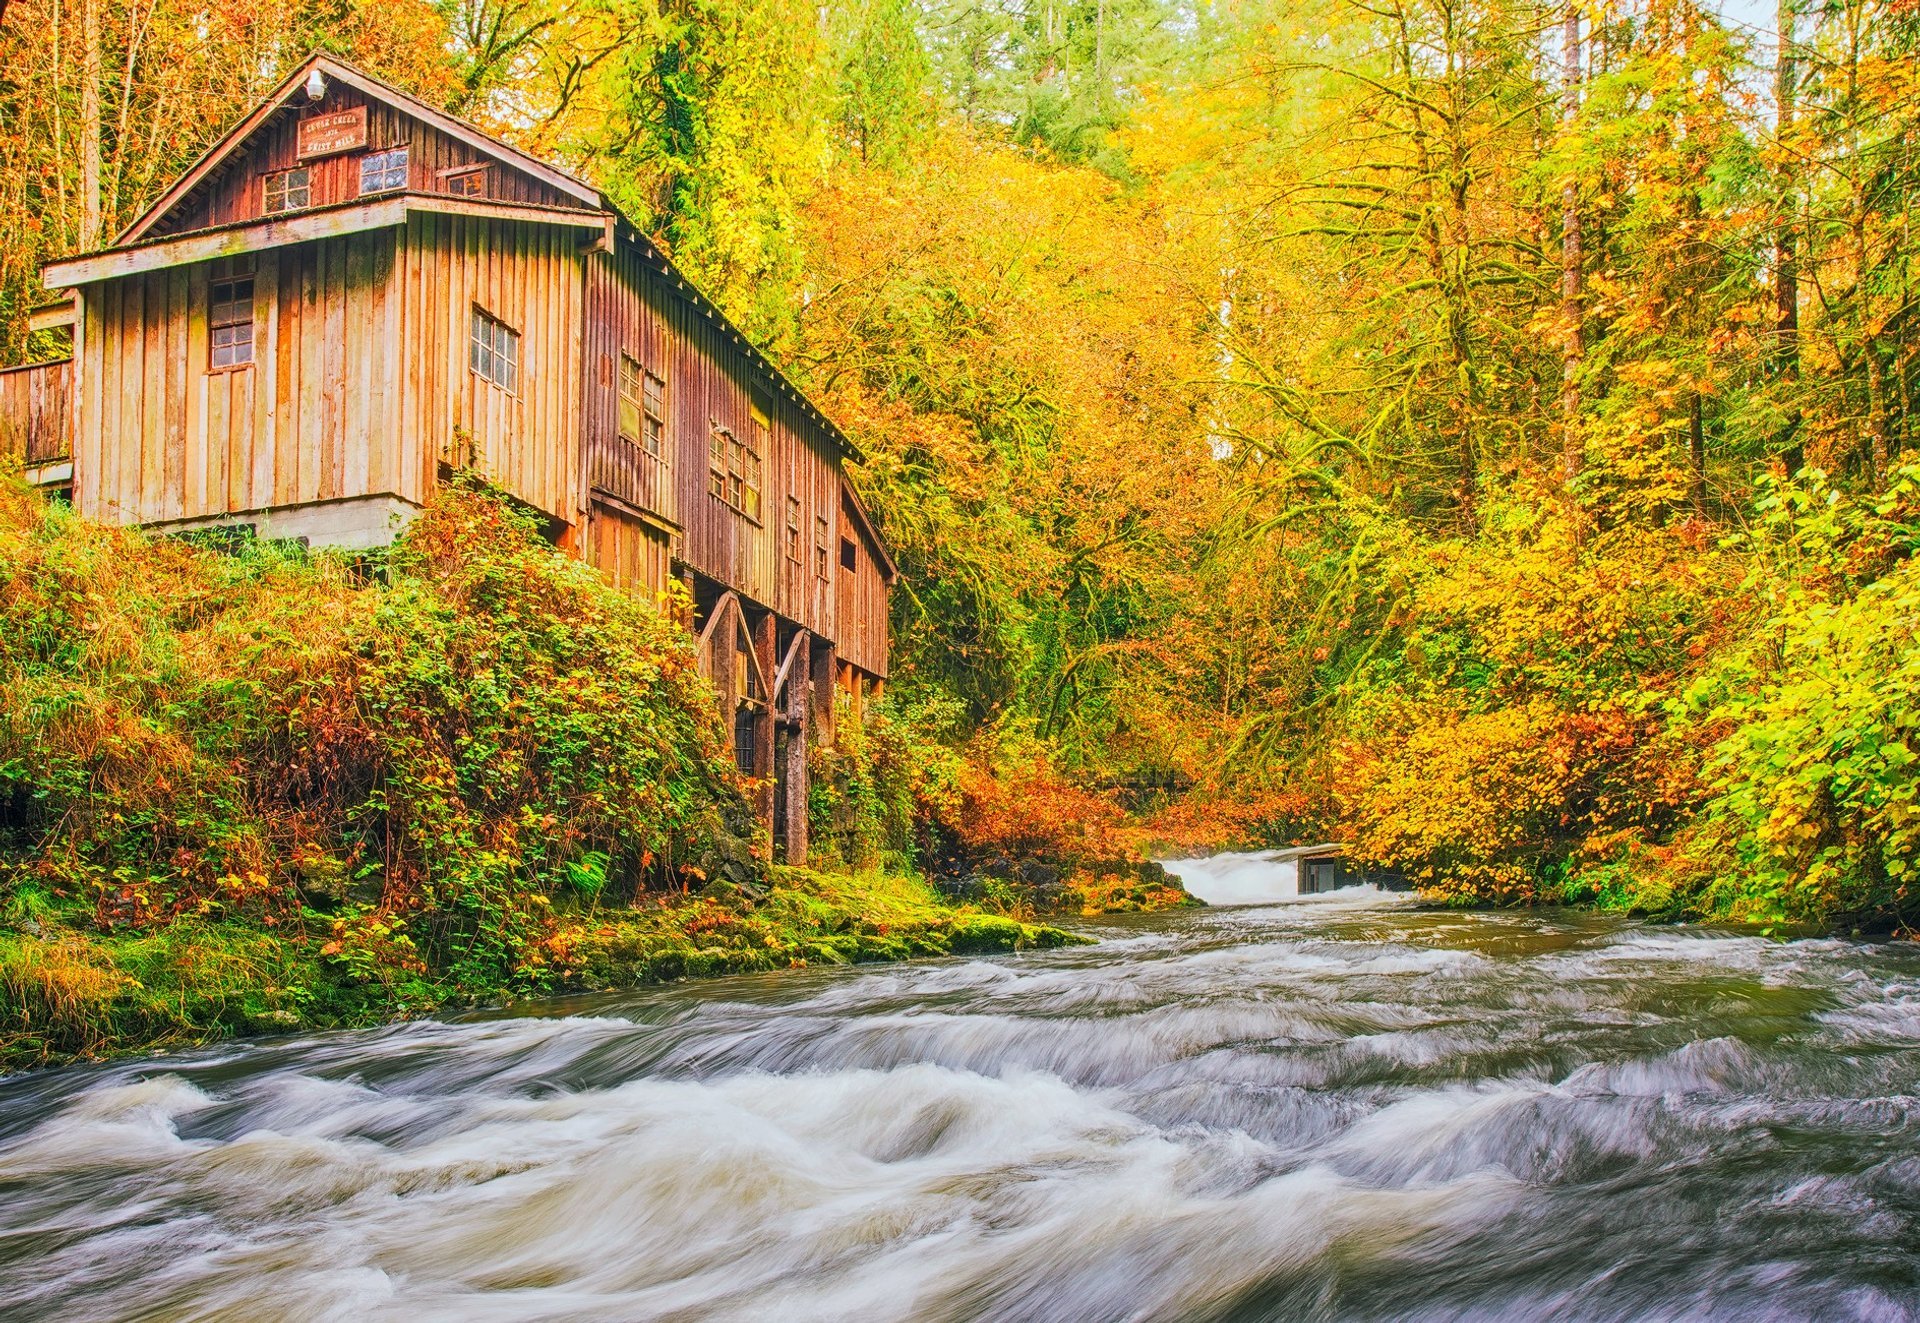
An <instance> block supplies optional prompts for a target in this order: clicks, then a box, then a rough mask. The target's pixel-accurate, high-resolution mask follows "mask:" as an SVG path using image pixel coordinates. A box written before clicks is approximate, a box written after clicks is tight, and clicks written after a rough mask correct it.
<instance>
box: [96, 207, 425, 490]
mask: <svg viewBox="0 0 1920 1323" xmlns="http://www.w3.org/2000/svg"><path fill="white" fill-rule="evenodd" d="M394 266H395V234H394V232H393V231H391V230H385V231H370V232H366V233H361V234H352V235H347V236H343V237H341V238H337V239H325V240H319V241H316V242H313V243H306V244H298V245H293V246H290V247H287V248H281V249H272V250H268V251H266V252H262V253H260V254H259V255H258V257H257V259H256V262H255V267H254V361H253V363H251V364H249V365H247V366H244V367H239V368H232V369H212V368H210V367H209V358H208V344H207V338H208V335H207V311H208V309H207V283H208V274H209V270H210V264H208V263H197V264H194V265H190V266H179V267H170V268H167V269H165V270H160V271H153V272H148V273H146V274H144V275H137V276H129V277H125V278H123V279H119V280H112V281H105V282H102V283H100V284H97V285H92V286H89V287H87V288H86V289H85V290H84V291H83V292H82V297H81V304H82V315H83V318H84V324H83V325H82V327H81V334H80V337H79V352H80V377H79V384H78V389H79V390H80V392H81V395H82V398H81V401H80V408H79V411H78V412H79V418H80V425H79V434H78V435H77V436H76V438H75V450H76V453H75V485H74V503H75V505H76V507H77V508H78V509H79V510H80V511H81V512H82V513H84V514H86V515H87V516H88V517H90V518H94V519H100V520H104V521H107V522H111V523H164V522H167V521H170V520H180V519H199V518H211V517H217V516H221V515H228V514H241V513H246V512H249V511H257V510H262V509H267V508H271V507H279V506H290V505H299V504H304V503H308V502H313V501H326V500H334V499H337V498H340V497H348V496H364V495H372V494H380V493H395V494H399V495H407V496H409V497H410V499H416V500H417V499H418V491H417V490H412V491H410V490H409V484H408V483H407V482H406V478H407V476H408V475H407V474H405V473H404V472H402V471H401V470H400V468H399V466H398V464H397V463H396V456H395V454H394V441H395V438H396V437H397V435H398V432H399V422H400V410H399V406H400V399H401V395H400V376H401V370H402V365H403V363H404V362H405V361H406V360H407V359H408V358H410V357H411V356H410V355H406V354H403V353H401V352H399V349H398V346H399V345H400V344H401V343H402V337H401V307H400V303H399V301H398V299H396V298H395V297H393V282H392V280H391V277H392V274H393V271H394ZM416 486H417V485H416Z"/></svg>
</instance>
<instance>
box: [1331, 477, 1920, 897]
mask: <svg viewBox="0 0 1920 1323" xmlns="http://www.w3.org/2000/svg"><path fill="white" fill-rule="evenodd" d="M1543 508H1544V510H1545V513H1543ZM1572 527H1573V525H1572V524H1571V522H1570V521H1568V520H1566V519H1565V518H1564V517H1562V516H1560V515H1558V514H1556V513H1554V512H1553V511H1552V508H1551V507H1550V506H1548V507H1542V506H1541V505H1534V506H1530V507H1529V506H1526V505H1524V504H1522V503H1518V502H1516V503H1515V504H1513V505H1511V506H1508V507H1505V508H1503V509H1500V510H1498V511H1495V512H1494V516H1493V518H1491V519H1490V520H1489V527H1488V528H1487V529H1486V530H1485V531H1483V532H1482V533H1481V534H1480V535H1479V536H1478V537H1477V538H1474V539H1458V540H1442V541H1438V542H1435V541H1426V542H1423V543H1420V544H1418V545H1401V546H1385V547H1382V549H1381V550H1380V551H1379V552H1378V554H1377V557H1376V559H1375V562H1374V564H1373V565H1372V566H1370V567H1369V568H1370V569H1371V570H1372V572H1373V574H1374V575H1375V576H1377V577H1376V578H1375V579H1374V582H1375V583H1377V584H1379V585H1381V586H1380V588H1379V590H1378V591H1377V592H1375V593H1374V594H1373V595H1372V597H1373V600H1371V601H1366V602H1362V601H1356V602H1354V603H1353V604H1352V608H1353V609H1354V610H1355V611H1356V613H1357V614H1359V615H1360V616H1362V617H1363V620H1362V622H1361V623H1360V624H1358V625H1357V626H1356V627H1354V628H1353V629H1352V634H1353V638H1352V641H1351V642H1350V644H1349V647H1350V648H1351V649H1352V650H1353V651H1355V652H1356V653H1357V652H1359V651H1360V649H1361V647H1362V646H1363V645H1364V648H1365V655H1364V657H1363V658H1362V659H1361V661H1360V662H1359V663H1358V664H1352V663H1350V664H1349V666H1348V668H1347V670H1346V672H1345V674H1344V675H1343V676H1342V678H1341V680H1340V683H1339V687H1338V689H1337V691H1336V692H1337V694H1338V697H1339V700H1340V701H1339V704H1338V706H1336V707H1334V708H1332V709H1331V714H1332V720H1331V721H1330V722H1329V726H1330V731H1329V735H1328V738H1327V739H1326V741H1325V742H1324V743H1323V745H1322V746H1321V747H1320V748H1319V749H1318V750H1317V752H1316V753H1314V754H1313V755H1311V756H1310V757H1309V758H1308V759H1307V760H1306V762H1305V765H1306V766H1308V767H1309V768H1311V773H1312V774H1311V776H1310V778H1309V779H1310V780H1311V782H1312V783H1313V786H1314V789H1315V792H1316V794H1317V796H1318V798H1319V809H1320V811H1321V812H1322V813H1323V814H1324V820H1325V821H1326V822H1327V823H1328V827H1329V830H1332V831H1336V832H1338V833H1340V834H1342V835H1343V836H1344V837H1346V838H1347V839H1350V840H1351V841H1352V842H1353V844H1354V848H1355V852H1356V853H1357V854H1358V855H1360V856H1361V857H1362V858H1364V859H1365V860H1366V861H1368V862H1370V863H1373V864H1376V865H1381V866H1385V867H1390V868H1395V869H1399V870H1402V871H1404V872H1405V873H1406V875H1407V876H1408V877H1409V878H1410V879H1412V880H1413V881H1415V882H1417V883H1419V884H1421V885H1423V886H1425V887H1427V888H1429V889H1431V890H1433V891H1436V892H1438V893H1439V894H1441V895H1443V896H1445V897H1448V898H1450V899H1453V900H1457V901H1461V902H1470V903H1484V902H1493V903H1515V902H1531V901H1568V902H1573V903H1582V904H1595V905H1600V906H1603V907H1607V908H1615V909H1625V910H1633V911H1637V912H1642V913H1649V914H1654V915H1662V916H1668V917H1713V918H1732V919H1738V920H1744V921H1751V922H1758V923H1763V924H1777V923H1790V924H1813V925H1822V926H1837V925H1847V926H1860V925H1866V926H1872V927H1880V928H1891V929H1895V930H1907V929H1910V928H1911V927H1912V926H1913V925H1914V924H1915V921H1916V919H1920V891H1917V889H1916V885H1915V878H1914V872H1913V870H1914V867H1915V860H1916V855H1915V846H1916V818H1915V805H1914V797H1915V792H1916V785H1917V778H1916V775H1915V772H1914V770H1913V768H1914V764H1915V763H1916V762H1920V757H1916V750H1915V749H1914V747H1913V742H1914V740H1915V735H1916V731H1920V673H1916V662H1915V656H1916V652H1915V646H1914V645H1915V634H1916V629H1917V628H1920V612H1917V611H1916V608H1920V571H1917V570H1916V566H1915V563H1914V561H1913V560H1912V559H1911V557H1912V554H1913V552H1914V550H1915V549H1916V547H1920V471H1915V470H1906V471H1902V472H1901V473H1899V474H1897V475H1896V476H1895V478H1894V480H1893V481H1892V482H1890V483H1889V484H1888V485H1887V487H1886V489H1885V490H1884V491H1883V492H1881V493H1879V494H1878V495H1866V496H1860V495H1849V494H1847V493H1845V492H1843V491H1841V490H1839V489H1837V488H1836V487H1834V486H1833V485H1831V484H1829V483H1828V482H1827V481H1826V479H1825V477H1824V475H1822V474H1820V473H1818V472H1815V471H1809V472H1806V473H1803V474H1802V475H1800V477H1799V478H1797V479H1794V480H1789V479H1787V478H1785V477H1780V476H1776V477H1772V478H1769V479H1766V480H1765V481H1763V482H1762V484H1761V488H1760V493H1759V495H1758V497H1757V498H1756V500H1755V502H1754V507H1753V510H1752V518H1751V519H1750V520H1749V521H1747V523H1746V525H1745V527H1744V528H1740V529H1737V530H1736V531H1732V532H1724V531H1716V530H1715V529H1713V528H1710V527H1708V526H1707V525H1705V524H1703V523H1701V522H1699V521H1697V520H1686V519H1681V520H1675V521H1673V522H1672V523H1670V524H1668V525H1666V526H1649V525H1647V524H1644V523H1623V524H1620V525H1617V526H1615V527H1613V528H1601V529H1595V530H1590V531H1589V533H1588V535H1587V536H1586V537H1585V538H1584V539H1583V540H1578V541H1576V540H1575V539H1573V538H1572V537H1571V536H1569V529H1570V528H1572ZM1339 665H1340V659H1334V661H1333V666H1334V668H1337V667H1338V666H1339Z"/></svg>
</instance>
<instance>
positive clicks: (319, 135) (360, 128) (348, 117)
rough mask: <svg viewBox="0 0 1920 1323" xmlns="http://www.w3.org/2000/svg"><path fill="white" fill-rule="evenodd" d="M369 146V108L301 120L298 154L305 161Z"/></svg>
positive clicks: (358, 107) (330, 113)
mask: <svg viewBox="0 0 1920 1323" xmlns="http://www.w3.org/2000/svg"><path fill="white" fill-rule="evenodd" d="M366 145H367V108H366V107H365V106H355V107H354V108H353V109H352V110H334V111H329V112H328V113H327V114H324V115H313V116H310V117H309V118H307V119H303V120H301V121H300V132H299V141H298V143H297V145H296V148H295V151H296V153H297V154H298V156H299V157H300V159H301V160H303V161H310V160H313V159H314V158H315V157H318V156H338V155H339V154H340V153H341V152H350V151H353V150H354V149H355V148H358V147H365V146H366Z"/></svg>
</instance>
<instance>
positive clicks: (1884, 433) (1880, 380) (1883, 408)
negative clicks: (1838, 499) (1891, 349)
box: [1860, 335, 1893, 487]
mask: <svg viewBox="0 0 1920 1323" xmlns="http://www.w3.org/2000/svg"><path fill="white" fill-rule="evenodd" d="M1863 339H1864V343H1863V344H1862V345H1861V346H1860V350H1861V352H1862V353H1863V354H1864V355H1865V356H1866V359H1867V432H1868V437H1869V440H1870V441H1871V444H1872V454H1873V484H1874V486H1875V487H1879V486H1882V485H1884V484H1885V482H1886V480H1887V469H1888V466H1889V465H1890V464H1891V462H1892V459H1893V419H1892V416H1891V414H1890V412H1889V411H1888V408H1887V369H1886V365H1885V364H1884V363H1882V362H1881V361H1880V346H1879V345H1878V343H1876V341H1877V337H1875V336H1872V335H1868V336H1865V337H1863Z"/></svg>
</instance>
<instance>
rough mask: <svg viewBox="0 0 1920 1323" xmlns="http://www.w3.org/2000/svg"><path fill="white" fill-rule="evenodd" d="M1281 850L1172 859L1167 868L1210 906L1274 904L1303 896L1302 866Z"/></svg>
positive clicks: (1168, 861) (1167, 861) (1167, 863)
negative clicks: (1284, 855)
mask: <svg viewBox="0 0 1920 1323" xmlns="http://www.w3.org/2000/svg"><path fill="white" fill-rule="evenodd" d="M1279 854H1280V851H1278V850H1255V851H1252V852H1250V853H1246V854H1216V855H1209V856H1208V857H1207V858H1204V859H1168V860H1166V861H1165V863H1164V867H1165V868H1166V870H1167V871H1168V872H1169V873H1172V874H1173V875H1174V876H1175V877H1177V878H1179V879H1180V882H1181V885H1183V886H1185V887H1186V889H1187V890H1188V891H1189V892H1191V893H1192V894H1193V895H1196V896H1198V897H1200V899H1201V900H1204V901H1206V902H1207V904H1209V905H1271V904H1272V903H1273V902H1275V901H1279V900H1297V899H1299V896H1300V865H1299V863H1298V862H1296V861H1295V860H1292V859H1281V858H1278V857H1277V856H1278V855H1279Z"/></svg>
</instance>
